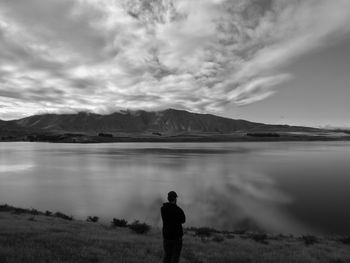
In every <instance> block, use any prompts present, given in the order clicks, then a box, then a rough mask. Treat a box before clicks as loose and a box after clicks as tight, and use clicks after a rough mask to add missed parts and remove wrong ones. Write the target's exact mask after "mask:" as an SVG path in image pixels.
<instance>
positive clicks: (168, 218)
mask: <svg viewBox="0 0 350 263" xmlns="http://www.w3.org/2000/svg"><path fill="white" fill-rule="evenodd" d="M160 212H161V215H162V219H163V238H164V239H169V240H173V239H179V238H181V237H182V236H183V230H182V224H183V223H185V221H186V217H185V213H184V211H182V209H181V208H180V207H178V206H177V205H176V204H172V203H164V204H163V206H162V208H161V209H160Z"/></svg>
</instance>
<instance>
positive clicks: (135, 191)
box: [0, 142, 350, 234]
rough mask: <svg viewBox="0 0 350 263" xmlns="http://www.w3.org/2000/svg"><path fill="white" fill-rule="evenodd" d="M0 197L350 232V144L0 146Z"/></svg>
mask: <svg viewBox="0 0 350 263" xmlns="http://www.w3.org/2000/svg"><path fill="white" fill-rule="evenodd" d="M0 182H1V183H0V203H8V204H11V205H15V206H21V207H28V208H30V207H33V208H38V209H40V210H46V209H47V210H52V211H62V212H65V213H67V214H73V215H74V216H75V217H77V218H82V219H85V218H86V216H88V215H97V216H100V217H101V218H103V219H104V220H111V218H113V217H117V218H122V217H123V218H126V219H127V220H129V221H131V220H133V219H140V220H145V221H146V222H149V223H152V224H154V225H160V216H159V208H160V205H161V204H162V202H164V201H165V200H164V199H165V197H166V193H167V192H168V191H170V190H175V191H177V192H178V194H179V199H178V203H179V205H180V206H181V207H183V209H184V210H185V213H186V214H187V217H188V221H187V224H186V225H187V226H211V227H216V228H219V229H236V228H247V227H248V228H257V229H263V230H266V231H271V232H283V233H296V234H298V233H341V234H345V233H348V234H349V233H350V223H349V222H350V209H349V200H350V142H307V143H305V142H297V143H296V142H291V143H285V142H274V143H270V142H269V143H266V142H262V143H255V142H254V143H178V144H173V143H157V144H155V143H123V144H90V145H79V144H49V143H22V142H20V143H0Z"/></svg>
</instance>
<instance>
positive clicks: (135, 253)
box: [0, 212, 350, 263]
mask: <svg viewBox="0 0 350 263" xmlns="http://www.w3.org/2000/svg"><path fill="white" fill-rule="evenodd" d="M264 240H265V241H267V242H259V240H258V241H257V240H254V235H249V234H240V235H238V234H236V235H232V234H230V235H228V234H223V233H215V234H213V235H211V236H208V237H205V238H203V237H201V236H196V235H195V231H187V234H186V235H185V236H184V247H183V251H182V258H181V262H182V263H188V262H191V263H207V262H208V263H209V262H215V263H228V262H241V263H243V262H252V263H253V262H262V263H264V262H268V263H274V262H283V263H292V262H293V263H297V262H305V263H308V262H310V263H316V262H317V263H326V262H327V263H328V262H329V263H341V262H344V263H345V262H350V245H348V244H343V243H342V242H340V241H337V240H331V239H321V238H319V239H318V242H317V243H314V244H312V245H305V243H304V241H303V240H302V239H300V238H294V237H281V238H276V237H267V238H266V239H264ZM162 255H163V251H162V239H161V231H160V230H159V229H152V230H151V231H150V232H148V233H147V234H144V235H139V234H135V233H134V232H132V231H131V230H130V229H127V228H119V227H110V226H106V225H102V224H99V223H89V222H84V221H78V220H72V221H68V220H63V219H61V218H56V217H52V216H45V215H29V214H13V213H11V212H0V262H1V263H12V262H16V263H17V262H26V263H41V262H53V263H59V262H75V263H76V262H84V263H85V262H129V263H141V262H143V263H147V262H149V263H151V262H152V263H155V262H161V261H162Z"/></svg>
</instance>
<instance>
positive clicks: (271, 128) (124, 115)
mask: <svg viewBox="0 0 350 263" xmlns="http://www.w3.org/2000/svg"><path fill="white" fill-rule="evenodd" d="M11 124H12V125H15V126H17V127H22V128H25V129H30V130H41V131H51V132H86V133H91V132H95V133H96V132H126V133H144V132H162V133H183V132H187V133H226V134H227V133H233V132H239V131H241V132H277V131H280V132H281V131H288V132H291V131H293V132H297V131H298V132H300V131H307V132H312V131H317V130H318V129H315V128H308V127H297V126H288V125H268V124H263V123H255V122H249V121H245V120H234V119H229V118H223V117H219V116H215V115H211V114H198V113H191V112H188V111H184V110H175V109H168V110H164V111H158V112H147V111H134V112H131V111H124V112H115V113H112V114H109V115H100V114H95V113H86V112H81V113H77V114H43V115H34V116H30V117H26V118H23V119H19V120H15V121H11ZM0 125H1V123H0ZM0 127H1V126H0Z"/></svg>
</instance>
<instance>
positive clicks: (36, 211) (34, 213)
mask: <svg viewBox="0 0 350 263" xmlns="http://www.w3.org/2000/svg"><path fill="white" fill-rule="evenodd" d="M30 214H32V215H39V214H40V212H39V211H38V210H36V209H31V210H30Z"/></svg>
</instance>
